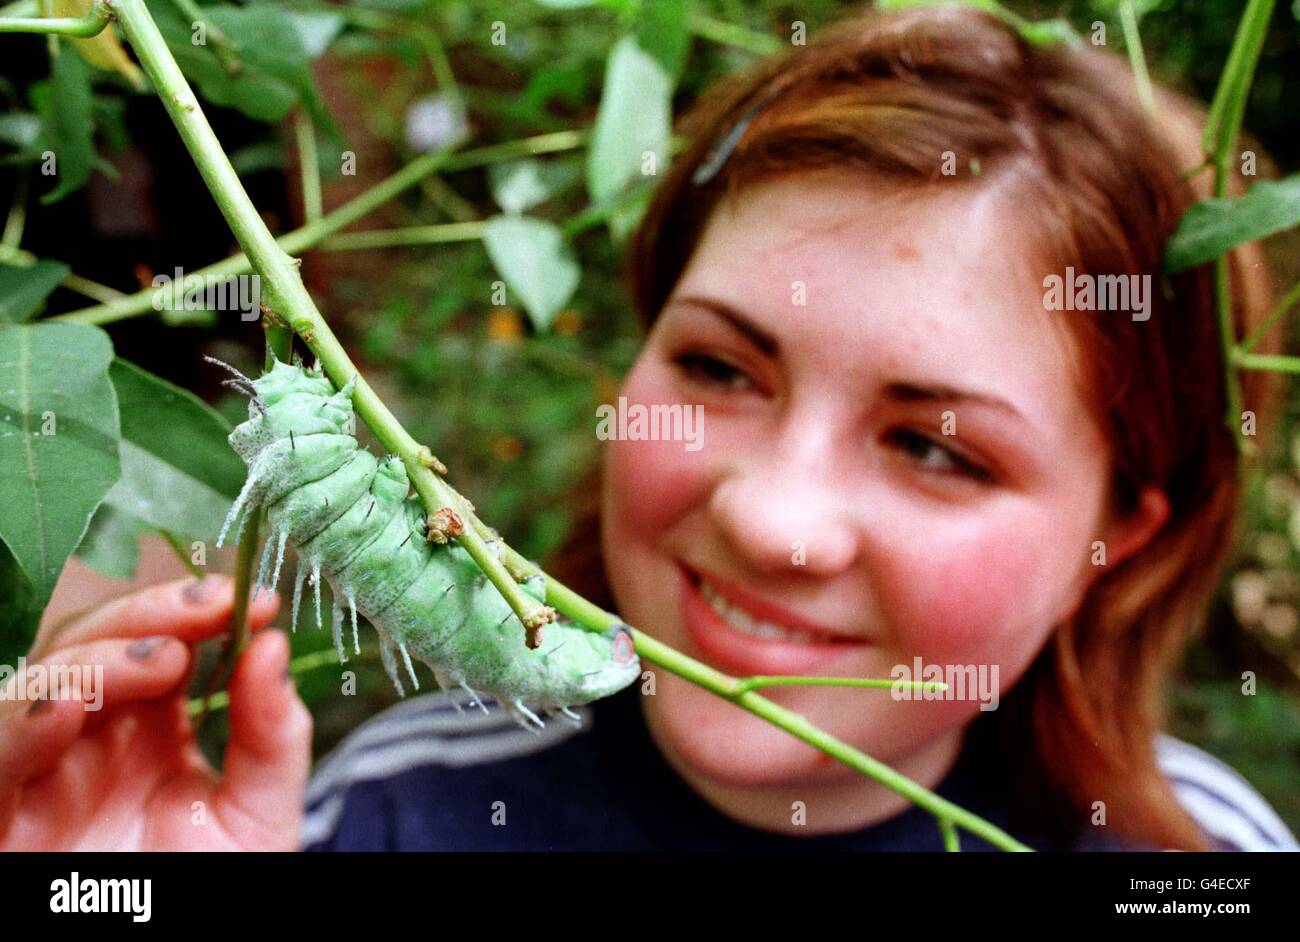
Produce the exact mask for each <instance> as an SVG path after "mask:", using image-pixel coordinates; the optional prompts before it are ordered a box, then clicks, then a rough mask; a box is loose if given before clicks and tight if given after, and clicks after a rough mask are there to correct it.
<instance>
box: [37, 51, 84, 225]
mask: <svg viewBox="0 0 1300 942" xmlns="http://www.w3.org/2000/svg"><path fill="white" fill-rule="evenodd" d="M63 52H66V53H67V54H66V55H63V54H60V55H58V56H56V57H55V59H54V68H53V72H52V74H51V89H50V95H49V99H48V101H47V103H46V110H45V112H44V118H45V133H46V146H47V147H48V148H49V149H50V150H51V151H53V153H54V160H55V163H54V169H55V173H54V176H55V179H56V180H57V181H58V183H57V184H56V186H55V187H54V189H53V190H51V191H50V192H48V193H46V194H45V195H44V196H42V197H41V204H42V205H45V206H48V205H50V204H51V203H57V202H58V201H59V200H61V199H63V198H64V197H65V196H67V195H68V194H69V193H74V192H76V191H77V190H79V189H81V188H82V187H83V186H85V185H86V181H87V180H88V179H89V178H90V162H91V157H92V156H93V154H94V147H93V145H92V143H91V136H92V134H93V132H94V120H93V118H92V115H91V109H92V105H93V97H92V95H91V91H90V67H89V66H87V65H86V63H85V62H84V61H82V58H81V56H79V55H77V54H76V53H75V52H73V51H72V49H71V48H68V47H65V48H64V49H63Z"/></svg>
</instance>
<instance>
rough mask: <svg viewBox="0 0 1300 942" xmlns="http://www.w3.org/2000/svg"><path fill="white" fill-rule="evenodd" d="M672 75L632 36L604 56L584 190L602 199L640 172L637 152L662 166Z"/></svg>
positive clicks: (666, 152)
mask: <svg viewBox="0 0 1300 942" xmlns="http://www.w3.org/2000/svg"><path fill="white" fill-rule="evenodd" d="M672 88H673V83H672V79H671V78H670V77H669V76H668V73H666V72H665V71H664V69H663V66H661V65H660V64H659V62H658V61H657V60H656V59H655V58H654V56H652V55H650V54H649V53H647V52H646V51H645V50H643V49H642V48H641V47H640V46H639V45H638V44H637V41H636V38H635V37H633V36H624V37H623V38H622V39H620V40H619V41H618V43H617V44H616V45H615V46H614V49H613V51H612V52H611V53H610V54H609V61H608V63H607V65H606V67H605V84H604V88H603V89H602V91H601V96H600V109H599V111H597V113H596V124H595V128H594V129H593V131H592V136H591V146H590V148H589V149H588V150H587V190H588V192H589V193H590V195H591V199H592V202H594V203H603V202H605V201H607V200H609V199H611V198H613V197H615V196H617V195H618V194H619V193H621V192H622V191H623V189H624V187H626V186H627V185H628V183H629V182H631V180H632V179H633V178H634V177H636V176H638V175H640V173H641V164H642V160H643V155H644V154H645V153H646V152H647V151H653V152H654V154H655V169H656V171H658V172H662V171H663V170H664V169H665V168H666V167H667V166H668V156H669V150H668V147H669V143H670V142H671V139H672Z"/></svg>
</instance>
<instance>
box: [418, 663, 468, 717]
mask: <svg viewBox="0 0 1300 942" xmlns="http://www.w3.org/2000/svg"><path fill="white" fill-rule="evenodd" d="M426 663H427V662H426ZM429 667H430V668H431V669H432V670H433V680H434V683H436V684H437V685H438V690H439V691H441V692H442V693H445V694H446V695H447V699H448V700H450V701H451V705H452V706H454V707H455V708H456V712H457V713H459V714H461V715H462V716H463V715H464V714H465V708H464V707H463V706H461V705H460V700H458V699H457V698H456V697H454V696H452V693H451V688H452V687H453V686H454V684H453V682H452V679H451V677H450V676H448V674H447V672H446V671H444V670H443V669H442V668H441V667H434V666H433V665H432V664H430V665H429Z"/></svg>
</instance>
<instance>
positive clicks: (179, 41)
mask: <svg viewBox="0 0 1300 942" xmlns="http://www.w3.org/2000/svg"><path fill="white" fill-rule="evenodd" d="M149 11H150V13H151V14H153V16H154V18H155V20H156V21H157V23H158V28H159V30H160V31H161V32H162V34H163V36H164V38H165V39H166V40H167V46H168V48H169V49H170V50H171V52H172V55H174V56H175V57H176V61H177V62H178V63H179V64H180V66H181V71H183V72H184V73H185V76H186V78H188V79H189V80H190V81H191V82H192V83H194V84H195V85H196V86H198V89H199V94H201V95H202V96H203V97H204V99H205V100H207V101H210V102H212V103H213V104H216V105H224V106H226V107H230V108H236V109H238V110H239V111H241V112H243V113H244V114H245V115H247V116H248V117H250V118H253V119H254V120H257V121H263V122H266V123H268V124H275V123H278V122H279V121H280V120H281V119H283V118H284V116H285V115H286V114H288V113H289V111H290V109H292V108H293V106H294V105H296V104H297V103H298V102H300V101H301V102H302V103H303V104H304V105H305V106H306V107H307V109H308V110H309V111H310V112H311V115H312V118H313V120H314V121H315V122H316V124H317V126H318V127H320V128H321V130H322V131H323V132H324V133H326V134H330V135H336V136H337V135H338V134H340V131H339V129H338V126H337V124H335V122H334V120H333V118H331V117H330V115H329V113H328V112H327V111H326V110H325V107H324V105H323V104H322V103H321V99H320V94H319V92H318V91H317V89H316V82H315V80H314V79H313V77H312V73H311V56H310V55H309V53H308V51H307V49H306V48H305V47H304V45H303V41H302V39H301V38H300V37H301V35H302V33H301V30H300V28H299V26H298V25H296V24H295V22H294V19H293V18H292V17H291V16H290V15H289V14H288V13H287V12H285V11H283V10H279V9H276V8H274V7H270V6H255V7H244V8H240V7H234V6H231V5H229V4H213V5H211V6H205V7H203V16H204V21H205V22H207V23H208V24H209V25H210V26H216V27H217V28H219V29H220V30H221V31H222V32H223V33H225V34H226V36H227V37H228V38H229V39H230V40H231V42H233V43H234V44H235V45H236V46H238V47H239V52H238V56H239V61H240V62H241V63H242V66H243V67H242V68H241V69H240V71H239V72H238V73H237V74H235V75H231V74H230V73H228V72H227V71H226V69H225V67H224V66H223V65H222V64H221V62H220V60H219V59H218V58H217V56H216V54H215V52H213V47H212V44H211V42H208V43H207V44H206V45H202V46H195V45H194V44H193V42H192V37H193V32H192V26H191V24H190V22H189V21H188V20H187V19H185V18H184V17H182V16H181V15H180V14H179V13H178V12H177V11H176V9H175V7H174V5H173V4H172V3H171V2H170V0H166V2H159V0H153V2H151V3H149ZM311 41H315V40H311Z"/></svg>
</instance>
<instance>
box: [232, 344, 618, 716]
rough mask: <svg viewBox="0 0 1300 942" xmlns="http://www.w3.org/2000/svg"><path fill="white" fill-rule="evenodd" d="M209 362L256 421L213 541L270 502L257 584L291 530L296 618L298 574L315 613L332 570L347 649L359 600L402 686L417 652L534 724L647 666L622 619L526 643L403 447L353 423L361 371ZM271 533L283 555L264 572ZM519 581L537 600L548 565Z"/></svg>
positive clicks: (238, 443) (549, 630)
mask: <svg viewBox="0 0 1300 942" xmlns="http://www.w3.org/2000/svg"><path fill="white" fill-rule="evenodd" d="M209 359H211V358H209ZM212 362H215V363H219V364H220V365H221V366H223V367H225V368H226V369H228V370H230V371H231V372H232V373H235V375H236V376H237V377H238V378H237V379H233V380H227V381H226V383H227V384H228V385H231V386H233V387H234V388H236V389H239V390H240V391H242V392H243V393H244V394H246V395H247V396H249V399H250V402H249V408H248V420H247V421H245V422H242V423H240V424H239V425H237V426H236V427H235V429H234V431H232V432H231V433H230V438H229V441H230V444H231V447H233V448H234V449H235V451H236V452H238V453H239V456H240V457H241V458H243V459H244V462H245V463H246V464H247V465H248V478H247V480H246V481H245V482H244V486H243V488H242V490H241V491H240V494H239V496H238V498H237V499H236V500H235V502H234V504H233V505H232V506H231V508H230V513H229V514H228V515H227V517H226V521H225V523H224V525H223V526H222V528H221V533H220V535H219V536H218V538H217V546H221V545H222V543H223V542H224V540H225V538H226V534H227V531H228V530H229V529H230V526H231V524H232V523H233V522H234V521H235V520H236V519H237V517H238V515H239V513H240V512H241V510H245V511H248V512H247V513H246V515H245V518H244V519H245V521H247V519H248V518H249V517H251V516H252V511H253V509H254V508H256V507H258V506H262V507H265V508H266V511H267V520H268V521H269V522H270V533H269V535H268V538H267V542H266V548H265V550H264V551H263V553H262V558H261V562H260V563H259V566H258V575H257V582H256V589H255V592H256V591H260V589H261V587H263V586H270V587H274V586H275V585H277V584H278V582H279V579H280V567H281V563H282V562H283V560H284V549H285V544H286V543H287V542H291V543H292V544H293V545H294V547H295V548H296V549H297V552H298V571H297V576H296V578H295V580H294V589H293V611H292V616H291V617H292V620H293V621H292V623H293V624H294V625H295V626H296V625H297V622H298V608H299V604H300V601H301V597H302V588H303V582H304V580H305V579H307V578H308V574H310V584H311V585H312V586H313V587H314V589H315V596H316V624H317V627H319V626H320V623H321V614H320V580H321V577H322V576H324V578H325V579H326V580H328V581H329V583H330V587H331V588H332V590H333V593H334V608H333V631H334V644H335V647H336V648H337V649H338V653H339V659H340V661H346V660H347V655H346V653H345V652H344V650H343V620H344V613H343V608H342V604H343V602H344V601H346V604H347V606H348V608H349V609H350V611H351V621H352V644H353V648H354V651H355V652H356V653H360V651H361V648H360V643H359V641H358V638H357V614H358V613H360V614H361V615H363V616H365V617H366V618H367V619H368V620H369V621H370V623H371V625H373V626H374V628H375V631H376V632H377V634H378V635H379V642H380V654H381V657H382V659H383V664H384V668H385V670H386V671H387V672H388V676H389V677H390V678H391V679H392V681H393V685H394V686H395V687H396V688H397V691H398V693H399V694H400V695H402V696H405V695H406V691H405V689H404V688H403V686H402V682H401V678H400V676H399V669H398V663H397V662H398V656H399V655H400V658H401V661H402V663H403V665H404V666H405V669H406V672H407V673H408V674H409V675H410V678H411V683H412V684H413V685H414V687H415V689H417V690H418V689H419V686H420V685H419V681H418V680H417V679H416V676H415V669H414V667H413V665H412V663H411V662H412V658H414V659H416V660H419V661H423V662H424V663H425V664H427V665H428V666H429V668H430V669H432V671H433V675H434V678H435V679H436V680H437V682H438V686H439V687H440V688H441V689H443V690H446V689H448V688H450V687H451V686H452V685H453V684H454V685H458V686H460V687H462V688H463V689H465V690H466V691H468V692H469V694H470V695H471V696H472V697H473V698H474V702H475V703H477V704H478V705H479V707H480V708H481V709H483V711H484V712H487V707H486V706H484V704H483V701H482V700H481V699H480V698H479V694H478V691H483V692H486V693H488V694H490V695H491V696H492V697H493V698H494V699H496V701H497V702H498V703H499V704H501V706H502V708H503V709H505V710H506V711H507V712H509V713H510V715H511V716H512V717H513V718H514V719H515V721H516V722H518V723H519V724H520V725H521V726H524V727H525V728H528V729H534V728H540V727H542V726H544V725H545V724H544V723H543V721H542V720H541V718H540V717H538V716H537V714H536V713H535V712H534V709H540V710H543V711H545V712H546V713H547V715H554V714H556V713H560V714H562V715H564V716H566V717H568V719H569V720H570V721H573V722H575V723H577V722H578V716H577V714H575V713H573V712H572V710H570V709H569V708H570V707H572V706H575V705H578V704H582V703H589V702H590V701H592V700H598V699H600V698H601V697H606V696H609V695H610V694H612V693H616V692H617V691H619V690H622V689H623V688H624V687H626V686H627V685H628V684H630V683H632V681H633V680H635V679H636V678H637V677H638V676H639V675H640V671H641V666H640V662H639V660H638V658H637V656H636V652H635V645H634V642H633V639H632V633H631V631H630V629H628V628H627V626H625V625H617V626H615V627H613V628H610V629H609V630H607V631H605V632H600V633H598V632H592V631H587V630H585V629H583V628H582V627H580V626H578V625H576V624H574V623H573V622H569V621H565V620H563V619H562V620H560V621H558V622H555V623H552V624H550V625H548V626H546V630H545V633H544V639H543V641H542V643H541V645H540V646H539V647H537V648H536V649H530V648H528V647H526V646H525V643H524V632H523V627H522V625H521V624H520V622H519V619H518V618H517V617H516V616H515V615H514V612H513V610H512V609H511V608H510V606H509V605H508V604H507V602H506V601H505V599H503V598H502V597H501V594H500V593H499V592H498V591H497V590H496V588H495V587H494V586H493V585H492V584H491V583H490V582H489V581H488V579H487V577H486V576H485V575H484V574H483V573H482V571H481V570H480V569H479V567H478V565H477V564H476V563H475V562H474V560H473V559H472V558H471V557H470V555H469V553H468V552H466V551H465V550H464V549H463V548H462V547H460V546H459V545H457V544H456V543H455V541H450V542H448V543H446V544H443V545H440V544H436V543H431V542H429V541H428V540H426V538H425V533H426V525H425V520H424V514H423V510H422V507H421V504H420V502H419V500H418V499H417V498H416V497H414V496H413V495H410V494H409V490H410V487H409V480H408V478H407V474H406V469H405V467H404V466H403V464H402V462H401V460H400V459H398V458H397V457H395V456H392V455H390V456H388V457H386V458H384V459H383V460H380V459H377V458H376V457H375V456H374V455H372V454H371V453H370V452H369V451H368V450H366V449H363V448H361V447H360V446H359V445H358V442H357V440H356V437H355V436H354V435H353V434H352V432H351V429H352V428H354V427H355V425H354V424H353V422H354V420H353V417H352V416H353V413H352V388H353V385H354V383H355V379H354V380H352V381H350V382H349V383H348V384H347V385H346V386H345V387H344V388H343V389H341V390H339V391H337V392H336V391H335V389H334V387H333V385H332V384H331V383H330V381H329V379H328V378H326V377H325V376H324V375H323V374H322V373H320V372H318V371H315V370H306V369H304V368H303V367H302V365H301V364H300V363H298V362H295V363H294V364H293V365H290V364H287V363H281V362H277V363H276V364H275V365H274V366H273V367H272V369H271V370H270V371H269V372H267V373H265V374H264V375H262V376H260V377H258V378H257V379H249V378H248V377H247V376H244V375H243V374H242V373H240V372H239V371H238V370H235V369H234V367H231V366H229V365H228V364H225V363H221V361H219V360H212ZM241 528H242V524H241ZM273 546H274V559H275V563H274V569H273V571H272V572H271V574H270V578H269V580H268V578H267V577H268V570H270V569H271V552H272V547H273ZM488 547H489V549H490V550H491V551H492V552H494V553H496V554H497V555H498V556H499V555H500V552H501V550H500V544H499V543H498V542H496V541H489V542H488ZM523 588H524V591H526V592H528V593H529V594H530V595H532V596H533V597H535V598H537V599H538V600H539V601H540V600H543V599H544V598H545V580H544V579H543V577H541V576H534V577H532V578H530V579H528V580H527V581H525V582H524V583H523ZM476 688H477V689H476ZM453 702H455V700H454V698H453ZM456 706H457V709H459V708H460V706H459V704H458V703H457V704H456Z"/></svg>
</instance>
